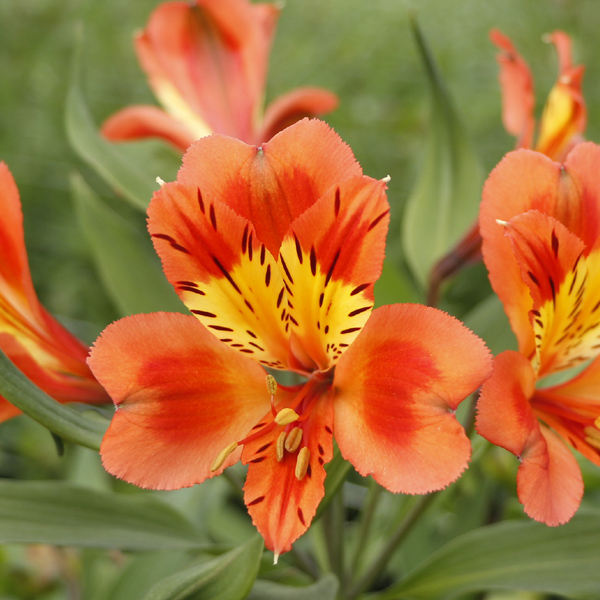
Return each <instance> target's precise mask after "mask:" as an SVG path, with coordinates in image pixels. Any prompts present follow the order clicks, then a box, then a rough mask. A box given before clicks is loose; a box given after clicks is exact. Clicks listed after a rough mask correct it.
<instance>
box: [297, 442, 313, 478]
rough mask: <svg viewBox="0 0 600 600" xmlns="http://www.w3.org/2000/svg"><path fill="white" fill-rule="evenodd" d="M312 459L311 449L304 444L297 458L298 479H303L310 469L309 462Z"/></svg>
mask: <svg viewBox="0 0 600 600" xmlns="http://www.w3.org/2000/svg"><path fill="white" fill-rule="evenodd" d="M309 461H310V450H309V449H308V448H307V447H306V446H304V448H302V450H300V452H298V458H297V459H296V471H295V475H296V479H297V480H298V481H302V480H303V479H304V476H305V475H306V471H308V464H309Z"/></svg>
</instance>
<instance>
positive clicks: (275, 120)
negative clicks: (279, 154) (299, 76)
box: [257, 87, 339, 143]
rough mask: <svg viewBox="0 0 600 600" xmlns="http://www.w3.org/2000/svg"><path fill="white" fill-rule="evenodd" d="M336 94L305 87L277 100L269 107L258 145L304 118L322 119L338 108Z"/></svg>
mask: <svg viewBox="0 0 600 600" xmlns="http://www.w3.org/2000/svg"><path fill="white" fill-rule="evenodd" d="M338 104H339V99H338V97H337V96H336V95H335V94H332V93H331V92H328V91H327V90H323V89H320V88H313V87H303V88H298V89H296V90H293V91H291V92H288V93H287V94H283V95H282V96H279V97H278V98H275V100H273V102H271V104H269V106H268V107H267V110H266V112H265V117H264V119H263V125H262V132H261V134H260V135H259V139H257V143H261V142H266V141H268V140H270V139H271V138H272V137H273V136H274V135H275V134H277V133H279V132H280V131H283V130H284V129H285V128H286V127H289V126H290V125H292V124H294V123H296V121H300V120H301V119H303V118H304V117H320V116H321V115H325V114H327V113H329V112H331V111H332V110H335V109H336V108H337V107H338Z"/></svg>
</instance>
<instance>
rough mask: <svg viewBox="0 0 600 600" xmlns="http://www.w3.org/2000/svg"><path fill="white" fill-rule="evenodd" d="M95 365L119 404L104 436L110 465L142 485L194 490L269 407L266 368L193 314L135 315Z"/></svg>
mask: <svg viewBox="0 0 600 600" xmlns="http://www.w3.org/2000/svg"><path fill="white" fill-rule="evenodd" d="M89 364H90V367H91V368H92V371H93V372H94V374H95V375H96V377H97V378H98V380H99V381H100V382H101V383H102V385H104V387H105V388H106V390H107V391H108V393H109V394H110V395H111V397H112V398H113V400H114V402H115V404H116V405H117V411H116V413H115V415H114V417H113V420H112V422H111V424H110V427H109V429H108V431H107V433H106V435H105V436H104V440H103V442H102V447H101V449H100V450H101V454H102V460H103V463H104V466H105V468H106V470H107V471H109V472H110V473H112V474H113V475H116V476H117V477H120V478H122V479H125V480H126V481H129V482H131V483H135V484H136V485H138V486H141V487H147V488H156V489H175V488H181V487H188V486H191V485H194V484H195V483H200V482H201V481H203V480H205V479H207V478H208V477H212V476H213V475H216V474H218V473H220V472H221V471H222V470H223V468H225V467H227V466H229V465H231V464H233V463H234V462H235V461H236V460H238V459H239V457H240V450H236V451H235V452H233V454H231V456H230V457H229V459H228V460H227V461H226V462H225V463H224V466H223V467H222V468H221V469H219V470H217V471H216V472H215V473H211V470H210V467H211V464H212V463H213V461H214V460H215V458H216V457H217V456H218V455H219V453H220V452H221V451H222V450H223V449H224V448H225V447H227V446H228V445H230V444H231V443H234V442H237V441H239V440H241V439H242V438H243V437H244V436H245V435H246V434H247V432H248V431H249V430H250V428H251V427H252V426H253V425H254V424H255V423H257V421H258V420H259V419H260V418H261V416H262V415H264V413H265V412H266V410H267V409H268V406H269V396H268V394H267V390H266V386H265V372H264V370H263V369H262V368H261V367H259V366H258V365H257V364H256V363H255V362H253V361H251V360H249V359H245V358H244V357H243V356H241V355H240V354H238V353H236V352H235V351H233V350H230V349H229V348H228V347H227V346H226V345H225V344H222V343H220V342H219V341H218V340H217V339H216V338H215V337H214V336H212V335H211V334H209V333H208V332H207V330H206V329H205V328H204V327H203V326H202V325H201V324H200V323H198V321H197V320H196V319H194V318H193V317H187V316H184V315H180V314H175V313H156V314H150V315H135V316H132V317H127V318H125V319H121V320H120V321H117V322H116V323H113V324H112V325H110V326H109V327H107V328H106V329H105V330H104V332H103V333H102V335H101V336H100V337H99V338H98V340H97V341H96V344H95V346H94V348H93V349H92V353H91V357H90V359H89Z"/></svg>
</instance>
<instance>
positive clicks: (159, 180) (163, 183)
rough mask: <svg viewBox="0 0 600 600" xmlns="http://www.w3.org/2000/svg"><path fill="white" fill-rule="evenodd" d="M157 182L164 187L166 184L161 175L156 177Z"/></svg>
mask: <svg viewBox="0 0 600 600" xmlns="http://www.w3.org/2000/svg"><path fill="white" fill-rule="evenodd" d="M156 183H158V185H160V187H162V186H163V185H165V182H164V181H163V180H162V179H161V178H160V177H157V178H156Z"/></svg>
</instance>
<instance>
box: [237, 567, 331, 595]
mask: <svg viewBox="0 0 600 600" xmlns="http://www.w3.org/2000/svg"><path fill="white" fill-rule="evenodd" d="M338 588H339V583H338V580H337V578H336V577H335V575H333V574H332V573H329V574H328V575H325V577H323V578H321V579H319V581H317V582H316V583H313V584H312V585H307V586H304V587H295V586H289V585H282V584H280V583H273V582H272V581H261V580H260V579H258V580H257V581H256V583H255V584H254V587H253V588H252V591H251V592H250V595H249V596H248V600H335V598H336V595H337V592H338Z"/></svg>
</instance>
